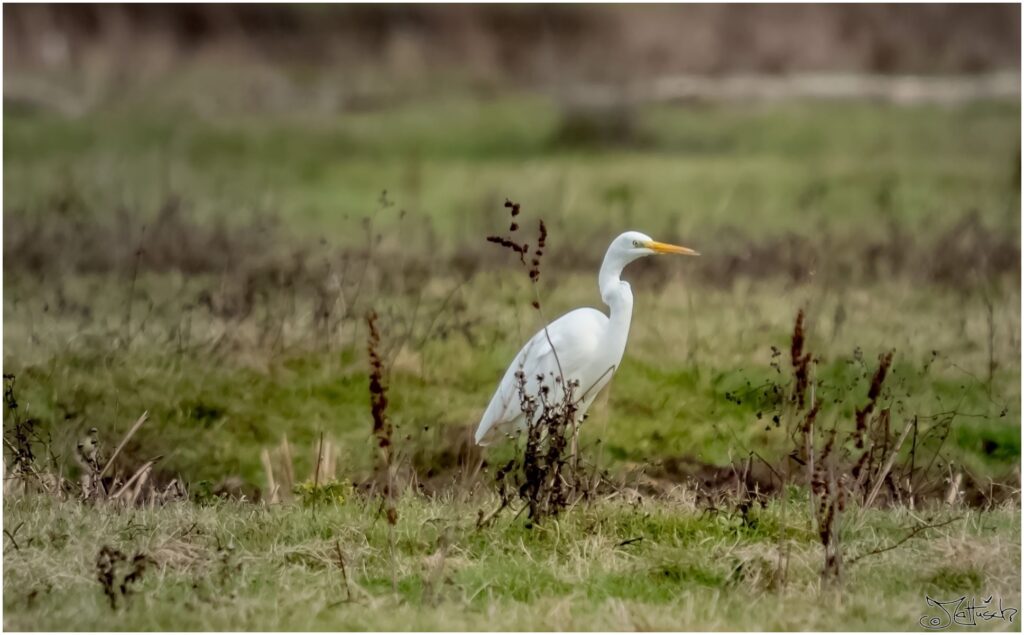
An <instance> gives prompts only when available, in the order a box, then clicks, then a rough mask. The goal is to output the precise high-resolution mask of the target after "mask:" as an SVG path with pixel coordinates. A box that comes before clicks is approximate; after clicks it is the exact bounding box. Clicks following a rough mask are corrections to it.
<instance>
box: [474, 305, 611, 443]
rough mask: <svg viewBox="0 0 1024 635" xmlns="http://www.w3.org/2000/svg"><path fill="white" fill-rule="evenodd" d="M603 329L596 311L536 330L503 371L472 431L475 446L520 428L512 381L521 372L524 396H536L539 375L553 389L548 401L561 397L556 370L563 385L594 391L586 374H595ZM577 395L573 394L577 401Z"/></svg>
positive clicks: (515, 385) (516, 387)
mask: <svg viewBox="0 0 1024 635" xmlns="http://www.w3.org/2000/svg"><path fill="white" fill-rule="evenodd" d="M607 325H608V317H607V316H606V315H605V314H604V313H601V312H600V311H598V310H597V309H576V310H575V311H570V312H569V313H566V314H565V315H563V316H562V317H560V318H558V319H557V320H555V321H554V322H552V323H551V324H550V325H549V326H548V327H547V329H546V332H545V329H541V330H540V331H538V332H537V333H536V334H535V335H534V336H533V337H531V338H530V341H528V342H527V343H526V344H525V345H524V346H523V348H522V349H521V350H520V351H519V353H518V354H517V355H516V357H515V359H514V360H513V361H512V364H511V365H510V366H509V367H508V369H507V370H506V371H505V376H504V377H503V378H502V380H501V383H500V384H499V385H498V389H497V390H496V391H495V393H494V396H493V397H492V398H491V402H490V404H488V406H487V409H486V410H485V411H484V414H483V417H481V419H480V425H479V426H477V430H476V441H477V443H480V444H481V445H487V443H488V442H490V441H492V440H493V439H494V438H496V437H497V435H499V434H502V433H505V432H511V431H513V430H515V429H516V428H522V427H525V426H524V424H525V423H526V421H525V415H524V414H523V411H522V407H521V400H520V391H519V382H518V381H517V380H516V374H517V373H518V372H519V370H520V369H521V370H522V371H523V376H524V381H525V384H526V390H527V393H528V394H530V395H537V394H539V392H540V386H541V382H540V380H539V379H538V376H543V377H544V378H545V381H544V382H543V384H544V385H547V386H548V387H549V388H550V389H551V390H552V393H551V396H550V399H551V400H553V401H557V400H559V399H560V398H561V395H562V392H561V383H560V382H555V381H554V379H555V378H556V377H559V374H560V373H559V366H561V373H562V374H564V375H565V378H566V380H572V379H576V380H579V382H580V386H581V388H580V390H581V391H586V390H588V389H591V388H593V386H592V384H594V383H595V382H597V381H598V380H599V379H600V378H599V377H598V376H595V377H590V375H591V374H594V372H593V368H594V361H595V360H598V361H599V358H600V356H601V349H600V343H601V336H602V334H603V333H604V330H605V329H606V328H607ZM552 345H553V346H552ZM556 354H557V359H556ZM616 363H617V362H616ZM580 396H581V395H580V393H576V397H577V398H579V397H580ZM587 403H589V400H588V401H587ZM581 414H582V413H581Z"/></svg>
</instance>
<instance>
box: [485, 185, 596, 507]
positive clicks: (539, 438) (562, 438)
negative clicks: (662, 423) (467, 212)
mask: <svg viewBox="0 0 1024 635" xmlns="http://www.w3.org/2000/svg"><path fill="white" fill-rule="evenodd" d="M505 207H506V208H507V209H508V210H509V214H510V216H511V223H510V224H509V235H508V236H488V237H487V240H488V241H489V242H492V243H495V244H497V245H500V246H502V247H504V248H506V249H508V250H510V251H512V252H513V253H515V254H516V255H517V256H518V257H519V261H520V263H521V264H522V265H523V267H524V268H525V269H526V271H527V274H528V275H529V278H530V283H531V287H532V288H533V293H534V297H533V300H532V302H531V305H532V306H533V308H534V310H536V311H537V314H538V316H539V318H540V320H541V323H543V324H547V320H546V319H545V316H544V312H543V310H542V308H541V303H540V293H539V291H538V288H537V283H538V281H539V280H540V275H541V260H542V258H543V256H544V248H545V246H546V243H547V238H548V230H547V226H546V225H545V224H544V220H543V219H540V220H539V221H538V224H537V225H538V227H537V238H536V247H535V248H534V249H533V251H532V252H531V249H530V244H529V243H528V242H526V241H521V240H519V239H517V236H518V234H517V232H519V229H520V220H519V214H520V211H521V209H520V206H519V204H518V203H514V202H512V201H508V200H507V201H505ZM528 259H529V260H528ZM544 334H545V336H546V337H547V338H548V344H549V345H550V346H551V348H552V351H553V352H554V358H555V363H556V365H557V367H558V374H557V375H556V376H554V377H553V381H554V383H555V387H556V390H554V391H552V387H551V386H549V385H547V384H545V383H544V382H545V381H546V380H547V379H548V378H546V377H544V376H538V377H537V381H538V385H539V386H540V389H539V394H531V392H530V391H529V390H528V389H527V382H528V380H529V378H528V377H527V376H526V373H525V371H524V370H523V368H519V369H518V371H517V372H516V387H517V390H518V394H519V408H520V410H521V412H522V413H523V416H524V418H525V420H526V422H527V427H526V435H525V446H524V450H523V454H522V455H521V456H519V457H517V458H516V459H514V460H513V461H512V462H510V463H509V464H507V465H505V466H504V467H502V468H501V469H499V470H498V472H497V475H496V478H497V480H498V483H499V485H498V489H499V493H500V494H501V505H500V506H499V508H498V510H497V511H500V510H501V509H504V508H505V507H507V506H508V505H509V504H510V502H511V498H512V497H513V496H516V497H518V498H519V499H520V500H521V501H522V502H523V503H524V505H525V508H526V509H527V510H528V514H529V518H530V519H531V520H532V521H534V522H540V521H542V520H543V519H545V518H548V517H550V516H556V515H557V514H558V513H559V512H561V511H562V510H564V509H566V508H567V507H568V506H570V505H571V504H573V503H574V502H575V501H576V500H579V498H580V496H581V495H582V494H583V493H584V491H583V484H584V483H586V482H587V481H588V479H586V478H581V469H580V464H579V460H578V436H577V435H578V432H579V431H578V428H577V414H578V412H579V399H578V398H577V394H578V391H579V390H580V386H579V382H578V381H577V380H573V379H567V378H566V377H565V376H564V374H563V373H562V367H561V362H560V361H559V359H558V351H557V350H556V349H555V347H554V343H553V342H552V341H551V338H550V336H549V335H548V333H547V326H545V327H544ZM497 511H496V512H494V513H492V514H490V515H488V516H486V517H485V516H483V514H481V516H480V521H479V524H484V523H485V522H487V521H488V520H490V519H491V518H493V517H494V515H495V514H496V513H497Z"/></svg>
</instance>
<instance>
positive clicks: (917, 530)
mask: <svg viewBox="0 0 1024 635" xmlns="http://www.w3.org/2000/svg"><path fill="white" fill-rule="evenodd" d="M963 518H964V517H963V516H957V517H956V518H950V519H949V520H947V521H944V522H941V523H935V524H934V525H918V526H917V527H914V529H913V530H911V532H910V533H909V534H907V535H906V536H904V537H903V538H901V539H899V540H897V541H896V542H894V543H893V544H891V545H889V546H887V547H881V548H879V549H872V550H871V551H868V552H867V553H862V554H861V555H859V556H857V557H856V558H853V559H851V560H850V561H849V564H851V565H852V564H854V563H855V562H857V561H859V560H861V559H862V558H867V557H868V556H875V555H878V554H880V553H885V552H886V551H892V550H893V549H895V548H897V547H899V546H900V545H902V544H903V543H905V542H907V541H908V540H910V539H911V538H913V537H914V536H916V535H917V534H919V533H921V532H922V531H925V530H927V529H935V528H937V527H944V526H946V525H948V524H950V523H954V522H956V521H958V520H963Z"/></svg>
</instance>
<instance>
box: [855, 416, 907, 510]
mask: <svg viewBox="0 0 1024 635" xmlns="http://www.w3.org/2000/svg"><path fill="white" fill-rule="evenodd" d="M913 427H914V420H913V419H912V420H910V421H908V422H907V426H906V427H905V428H903V433H902V434H900V438H899V440H898V441H897V442H896V445H895V446H893V448H892V452H891V453H890V454H889V458H888V459H887V460H886V461H885V466H883V467H882V469H881V470H879V472H878V475H877V476H876V477H875V484H874V486H873V487H872V488H871V493H870V494H869V495H868V497H867V498H866V499H865V500H864V506H863V507H862V508H861V512H862V513H863V511H864V509H867V508H868V507H871V503H873V502H875V497H876V496H878V492H879V490H881V489H882V484H883V483H884V482H885V477H886V476H887V475H888V474H889V470H891V469H892V464H893V463H895V462H896V455H897V454H899V452H900V448H901V447H903V442H904V441H906V440H907V435H909V434H910V430H911V428H913Z"/></svg>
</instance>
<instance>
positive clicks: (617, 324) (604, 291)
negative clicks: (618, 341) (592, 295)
mask: <svg viewBox="0 0 1024 635" xmlns="http://www.w3.org/2000/svg"><path fill="white" fill-rule="evenodd" d="M627 264H628V263H627V262H623V261H622V260H620V259H618V258H615V257H613V256H612V255H611V254H608V255H607V256H605V259H604V262H603V263H602V264H601V272H600V273H599V274H598V277H597V284H598V286H599V287H600V289H601V299H602V300H604V303H605V304H607V305H608V309H609V310H610V315H609V326H610V327H611V328H612V330H613V331H616V332H619V333H621V334H622V337H623V345H625V336H626V335H628V334H629V321H630V318H632V316H633V292H632V291H631V290H630V288H629V283H628V282H623V281H622V279H621V278H620V276H621V275H622V269H623V267H625V266H626V265H627Z"/></svg>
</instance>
